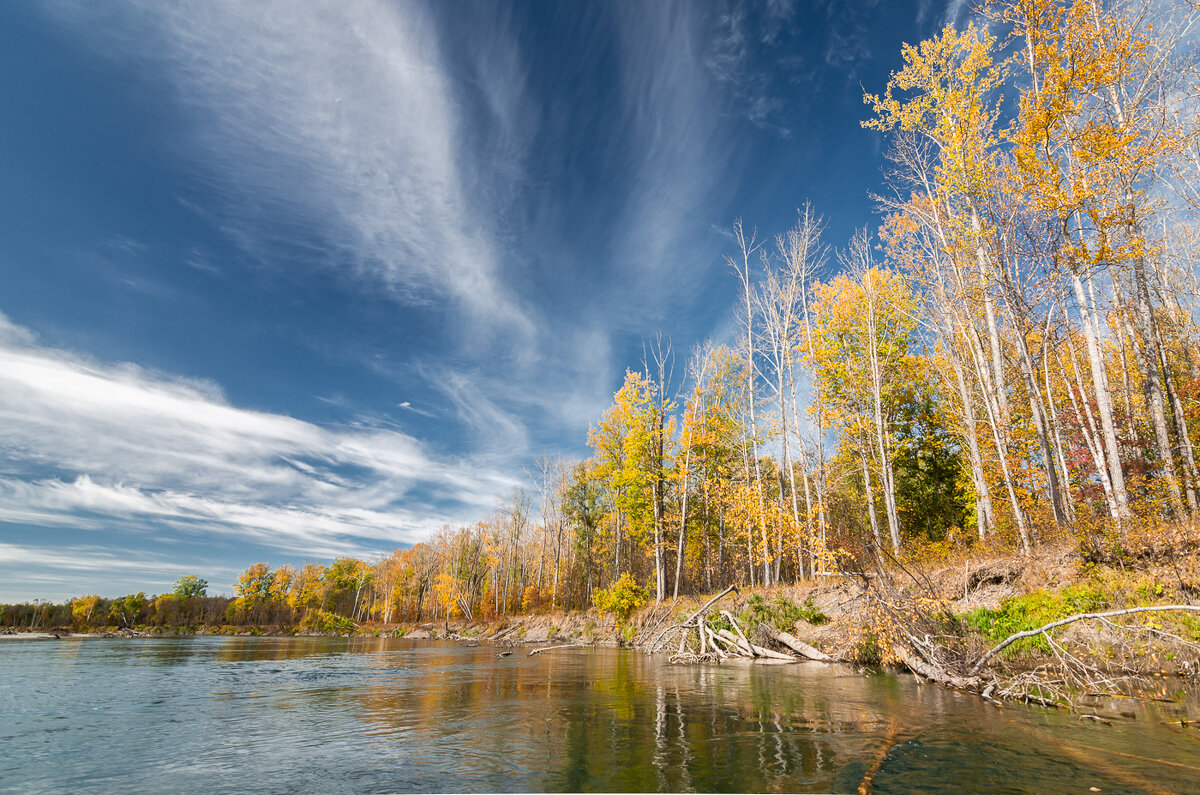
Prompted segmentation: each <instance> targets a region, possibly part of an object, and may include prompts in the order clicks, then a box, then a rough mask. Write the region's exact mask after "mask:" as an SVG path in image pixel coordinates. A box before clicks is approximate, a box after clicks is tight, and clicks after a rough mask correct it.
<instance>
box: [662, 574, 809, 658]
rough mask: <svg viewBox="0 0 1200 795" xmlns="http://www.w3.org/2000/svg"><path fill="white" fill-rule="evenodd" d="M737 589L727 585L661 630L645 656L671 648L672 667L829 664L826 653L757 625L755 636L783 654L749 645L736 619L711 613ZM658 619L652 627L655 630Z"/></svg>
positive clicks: (730, 614) (723, 612)
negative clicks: (738, 661)
mask: <svg viewBox="0 0 1200 795" xmlns="http://www.w3.org/2000/svg"><path fill="white" fill-rule="evenodd" d="M737 592H738V590H737V587H736V586H733V585H731V586H729V587H728V588H726V589H725V590H724V591H722V592H721V593H719V594H717V595H716V596H714V597H713V598H712V599H709V600H708V602H706V603H705V604H704V605H703V606H702V607H700V609H698V610H696V611H695V612H694V613H692V614H691V615H690V616H688V617H687V619H686V620H684V621H682V622H680V623H678V624H671V625H670V626H668V627H666V628H665V629H663V630H661V631H660V632H659V633H658V635H657V637H655V638H654V640H653V641H651V642H650V643H648V644H644V648H645V649H646V652H647V653H648V654H653V653H654V652H657V651H659V650H661V649H668V648H674V649H675V651H674V653H673V654H672V655H671V656H670V658H668V661H669V662H671V663H672V664H675V663H693V662H705V661H719V660H726V659H730V658H735V657H744V658H749V659H752V660H760V661H764V662H765V661H772V662H799V661H800V660H801V659H809V660H819V661H822V662H831V661H832V660H833V658H832V657H830V656H829V655H827V654H824V653H823V652H821V651H820V650H818V649H815V648H813V647H812V646H809V645H808V644H807V643H804V642H803V641H800V640H798V639H797V638H794V637H793V636H791V635H789V634H788V633H786V632H778V631H776V630H775V629H773V628H771V627H768V626H766V625H765V624H760V625H759V627H758V633H760V634H761V635H763V636H765V637H766V638H769V639H770V640H771V641H773V642H774V643H776V644H778V645H779V646H780V647H782V648H783V649H785V650H786V651H778V650H775V649H771V648H768V647H767V646H766V645H762V644H756V643H752V642H751V641H750V638H749V637H747V635H746V632H745V631H744V630H743V628H742V625H741V623H740V622H739V621H738V619H737V617H736V616H735V615H734V614H733V613H731V612H729V611H728V610H713V609H712V608H713V606H714V605H715V604H716V603H717V602H718V601H720V600H721V599H722V598H723V597H725V596H727V595H728V594H730V593H737ZM660 623H661V619H660V620H659V621H658V622H656V623H655V624H654V628H655V629H657V626H658V624H660Z"/></svg>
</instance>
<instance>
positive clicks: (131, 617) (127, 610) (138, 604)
mask: <svg viewBox="0 0 1200 795" xmlns="http://www.w3.org/2000/svg"><path fill="white" fill-rule="evenodd" d="M147 601H148V600H147V599H146V594H144V593H142V592H141V591H139V592H138V593H135V594H129V595H128V596H122V597H121V598H120V599H114V600H113V602H112V606H111V607H110V608H109V609H108V617H109V618H110V619H111V620H112V621H113V622H115V623H116V624H118V625H119V626H122V627H126V628H131V627H133V625H134V624H136V623H138V619H139V618H140V617H141V615H142V610H144V609H145V607H146V603H147Z"/></svg>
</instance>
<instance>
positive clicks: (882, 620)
mask: <svg viewBox="0 0 1200 795" xmlns="http://www.w3.org/2000/svg"><path fill="white" fill-rule="evenodd" d="M1195 541H1196V539H1194V538H1190V537H1189V538H1184V539H1182V540H1180V539H1176V543H1175V544H1174V545H1173V546H1169V547H1166V546H1164V547H1161V548H1136V547H1131V546H1130V545H1129V544H1126V547H1125V548H1124V549H1123V550H1122V551H1121V554H1110V555H1109V556H1108V557H1107V558H1106V557H1105V554H1106V553H1104V552H1103V550H1101V551H1100V552H1099V553H1097V552H1096V551H1095V550H1092V551H1088V550H1084V551H1081V550H1080V548H1079V547H1078V546H1076V545H1063V546H1060V547H1058V548H1054V547H1049V546H1047V547H1044V548H1043V553H1042V554H1040V555H1038V556H1037V557H1030V558H1026V557H1024V556H1020V555H1013V554H1007V555H1006V554H994V555H981V554H975V555H972V556H961V557H958V558H945V559H942V560H939V561H936V562H925V563H917V562H913V561H905V562H900V561H895V560H892V561H886V562H885V561H880V562H879V564H878V565H877V566H876V567H875V570H873V571H867V572H859V573H841V574H838V575H832V576H827V577H821V578H817V579H816V580H807V581H803V582H800V583H797V584H794V585H787V586H780V587H776V588H772V589H746V588H742V589H735V590H732V591H730V592H728V593H726V594H725V595H724V596H722V597H721V598H720V599H718V600H717V601H716V603H714V604H713V605H712V606H711V608H710V609H708V610H707V611H705V612H704V614H703V615H702V616H700V617H697V615H696V613H697V611H698V610H700V609H701V608H702V607H703V606H704V605H705V603H706V602H708V601H709V600H710V599H712V597H713V595H711V594H710V595H700V596H695V597H684V598H680V599H679V600H678V601H664V602H663V603H661V604H658V605H655V604H653V603H650V604H646V605H643V606H641V607H640V608H638V609H636V610H634V611H633V612H632V613H631V614H630V615H629V617H628V620H626V621H618V620H616V619H614V618H613V617H612V616H609V615H604V614H602V613H601V612H600V611H598V610H596V609H595V608H593V609H591V610H587V611H570V612H561V611H560V612H554V613H535V614H531V615H516V616H506V617H501V618H498V619H495V620H491V621H466V620H463V619H462V618H458V619H449V620H446V619H443V620H442V621H440V622H422V623H389V624H359V625H352V624H350V622H348V621H343V622H342V623H341V624H340V625H339V626H337V627H331V628H327V629H325V630H324V631H322V630H318V629H313V628H305V627H295V626H278V625H261V626H235V625H220V626H217V625H213V626H154V627H151V626H139V627H134V628H124V629H116V628H106V629H100V630H96V629H93V630H91V631H89V632H86V633H85V632H72V631H71V630H70V629H69V628H64V627H56V628H50V629H49V630H47V629H46V628H37V629H34V630H31V631H26V632H18V631H17V630H13V629H11V628H9V629H5V630H0V636H2V637H14V634H13V633H17V634H16V636H17V637H25V638H29V639H45V640H51V639H54V638H56V637H58V638H61V637H66V636H68V635H79V636H82V637H89V638H96V637H125V638H134V637H177V636H192V635H232V636H256V635H265V636H365V637H407V638H411V639H438V640H447V641H454V642H457V643H465V644H481V645H482V644H491V645H498V646H506V647H517V646H524V647H534V646H546V645H556V644H589V645H599V646H612V647H628V648H636V649H642V650H652V651H653V650H657V651H663V652H665V653H667V654H668V656H670V657H671V658H673V659H674V660H676V661H678V662H685V661H689V660H711V661H714V662H721V661H723V660H725V659H727V658H728V657H729V656H732V655H730V654H727V653H726V652H731V651H732V652H735V653H738V652H739V650H744V651H747V653H748V655H749V656H750V657H752V658H758V657H761V658H764V659H765V658H771V657H772V655H757V654H756V653H755V652H754V651H753V649H749V648H748V647H753V646H757V647H758V648H763V649H767V650H769V651H770V652H772V654H781V655H784V656H792V657H794V658H795V659H797V660H799V659H802V658H804V657H808V658H811V659H825V658H826V657H827V658H828V659H829V660H831V661H835V662H840V663H847V664H853V665H859V666H880V665H894V666H897V667H901V668H907V669H908V670H911V671H913V672H914V673H916V674H918V675H920V676H923V677H925V678H928V679H932V680H934V681H937V682H940V683H942V684H946V685H950V686H953V687H957V688H959V689H966V690H971V691H973V692H977V693H980V694H982V695H984V696H985V697H987V698H990V699H995V700H1002V699H1023V700H1033V701H1036V702H1038V703H1046V704H1062V705H1068V704H1070V703H1072V699H1073V694H1077V693H1079V692H1104V693H1116V692H1121V693H1124V694H1129V695H1134V696H1137V697H1141V698H1157V699H1161V698H1174V697H1176V695H1177V691H1179V690H1181V689H1187V690H1194V689H1195V687H1196V679H1197V673H1198V672H1200V555H1198V552H1197V550H1200V543H1193V542H1195ZM1162 605H1174V606H1175V607H1176V609H1175V610H1173V611H1150V609H1151V608H1154V607H1156V606H1162ZM1124 611H1129V612H1128V613H1127V614H1126V615H1125V616H1120V617H1117V616H1114V615H1111V614H1113V613H1121V612H1124ZM1139 611H1140V612H1139ZM1147 611H1149V612H1147ZM1189 611H1194V612H1189ZM1080 615H1084V616H1086V617H1087V618H1085V619H1080V620H1074V618H1075V617H1077V616H1080ZM689 620H690V621H691V625H690V630H691V631H693V632H694V634H693V635H692V636H691V637H692V639H691V640H689V638H688V637H687V636H688V629H687V628H682V629H681V627H683V625H685V624H687V623H688V622H689ZM1056 622H1064V623H1062V624H1061V626H1053V627H1050V628H1048V629H1045V631H1038V630H1039V628H1041V627H1045V626H1046V625H1051V624H1055V623H1056ZM701 623H702V624H703V625H704V628H703V630H701V628H700V624H701ZM672 628H675V632H676V634H675V635H674V636H673V638H672V639H671V645H669V646H664V645H663V632H664V630H670V629H672ZM722 632H725V633H729V635H730V637H731V638H732V641H731V640H730V639H729V638H726V639H725V640H720V641H719V637H720V633H722ZM743 632H744V633H745V637H744V638H741V639H739V638H737V637H734V636H733V633H737V634H739V635H740V634H741V633H743ZM3 633H9V634H7V635H4V634H3ZM1020 633H1027V634H1028V635H1029V636H1028V637H1022V638H1020V639H1019V640H1017V641H1016V642H1012V643H1011V644H1010V645H1008V646H1005V647H1004V648H1003V649H1002V650H1001V651H1000V652H998V653H993V654H990V655H989V650H991V649H993V648H995V647H996V646H997V645H999V644H1002V643H1003V642H1004V641H1005V640H1006V639H1007V638H1010V637H1011V636H1013V635H1019V634H1020ZM701 634H704V636H705V638H706V639H708V638H710V637H711V640H712V642H711V644H706V643H704V642H703V641H701V640H700V635H701ZM781 637H783V638H792V639H793V640H795V641H797V642H798V644H799V645H797V644H792V643H789V642H781ZM742 640H745V641H746V643H745V645H743V644H742V642H741V641H742ZM718 641H719V642H718ZM712 647H715V648H712ZM808 647H811V648H812V649H813V650H815V652H816V654H805V653H804V651H803V649H805V648H808ZM797 649H800V650H801V651H800V652H799V653H797V651H796V650H797ZM774 659H776V661H778V658H777V657H776V658H774Z"/></svg>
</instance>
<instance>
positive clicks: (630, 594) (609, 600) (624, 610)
mask: <svg viewBox="0 0 1200 795" xmlns="http://www.w3.org/2000/svg"><path fill="white" fill-rule="evenodd" d="M649 598H650V589H649V588H645V587H642V586H639V585H638V584H637V581H636V580H635V579H633V577H632V576H630V574H629V572H625V573H624V574H622V575H621V578H620V579H619V580H617V581H616V582H615V583H613V585H612V587H611V588H608V589H601V590H599V591H596V595H595V596H594V597H593V601H594V602H595V603H596V607H598V608H599V609H600V612H601V613H602V614H608V615H611V616H613V618H615V619H616V620H617V623H618V624H624V623H626V622H627V621H629V616H630V615H631V614H632V613H633V611H634V610H637V609H638V608H639V607H641V606H642V605H644V604H646V600H647V599H649Z"/></svg>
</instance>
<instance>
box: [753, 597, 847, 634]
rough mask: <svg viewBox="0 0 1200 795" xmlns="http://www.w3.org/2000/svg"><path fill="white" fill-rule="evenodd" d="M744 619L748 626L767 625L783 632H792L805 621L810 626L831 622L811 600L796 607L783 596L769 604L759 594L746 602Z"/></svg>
mask: <svg viewBox="0 0 1200 795" xmlns="http://www.w3.org/2000/svg"><path fill="white" fill-rule="evenodd" d="M742 619H743V621H744V622H745V623H746V625H747V626H751V627H756V626H758V625H759V624H766V625H767V626H770V627H774V628H775V629H777V630H779V631H781V632H791V631H792V629H793V628H794V627H795V626H796V622H797V621H800V620H803V621H807V622H808V623H810V624H824V623H825V622H826V621H828V620H829V617H828V616H826V615H825V614H824V613H822V612H821V610H820V609H819V608H818V607H817V606H816V605H815V604H813V600H812V599H811V598H809V599H807V600H805V602H804V604H803V605H799V606H797V605H795V604H792V603H791V602H790V601H788V600H787V599H785V598H784V597H782V596H779V597H776V598H775V600H774V601H773V602H768V601H767V600H766V599H763V598H762V596H760V595H759V594H752V595H751V596H750V598H749V599H747V600H746V609H745V610H743V611H742Z"/></svg>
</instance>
